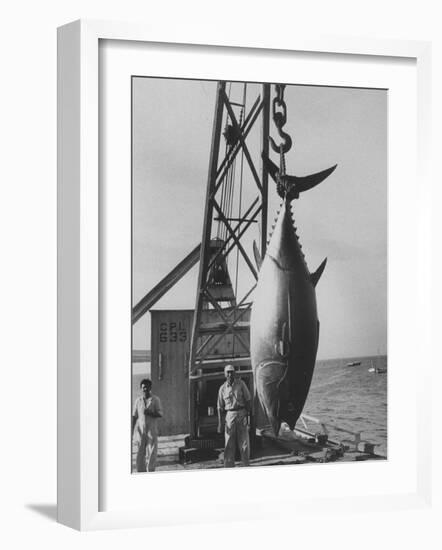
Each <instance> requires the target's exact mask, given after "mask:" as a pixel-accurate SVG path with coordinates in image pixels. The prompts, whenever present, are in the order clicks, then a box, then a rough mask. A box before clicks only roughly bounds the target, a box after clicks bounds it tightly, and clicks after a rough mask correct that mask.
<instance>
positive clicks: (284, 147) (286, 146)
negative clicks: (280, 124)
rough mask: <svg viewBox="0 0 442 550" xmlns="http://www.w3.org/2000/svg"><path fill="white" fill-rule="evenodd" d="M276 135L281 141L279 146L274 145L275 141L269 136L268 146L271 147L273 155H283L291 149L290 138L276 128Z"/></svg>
mask: <svg viewBox="0 0 442 550" xmlns="http://www.w3.org/2000/svg"><path fill="white" fill-rule="evenodd" d="M278 134H279V137H280V138H281V139H282V143H281V144H280V145H276V142H275V140H274V139H273V138H272V137H271V136H269V140H270V145H271V146H272V149H273V150H274V151H275V153H280V152H281V151H282V152H283V153H287V152H288V151H290V149H291V148H292V138H291V137H290V136H289V135H288V134H287V133H286V132H284V130H283V129H282V128H278Z"/></svg>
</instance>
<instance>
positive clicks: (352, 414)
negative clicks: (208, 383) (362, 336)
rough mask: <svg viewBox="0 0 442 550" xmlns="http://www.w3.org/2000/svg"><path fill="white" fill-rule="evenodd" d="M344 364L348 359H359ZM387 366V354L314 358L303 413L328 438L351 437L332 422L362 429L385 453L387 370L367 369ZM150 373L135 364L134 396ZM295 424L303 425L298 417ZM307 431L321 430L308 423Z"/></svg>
mask: <svg viewBox="0 0 442 550" xmlns="http://www.w3.org/2000/svg"><path fill="white" fill-rule="evenodd" d="M359 361H360V363H361V364H360V365H357V366H353V367H350V366H347V363H349V362H359ZM372 366H373V367H377V368H382V369H386V368H387V357H386V356H385V355H381V356H378V357H349V358H345V359H328V360H326V361H317V363H316V367H315V371H314V374H313V379H312V385H311V387H310V392H309V395H308V397H307V401H306V404H305V406H304V410H303V413H305V414H307V415H309V416H313V417H315V418H318V419H319V420H321V421H322V422H326V423H327V424H330V425H331V427H330V426H327V429H328V431H329V436H330V438H331V439H336V440H339V441H342V440H343V439H353V436H351V435H350V434H348V435H347V434H345V433H342V432H339V431H336V430H334V429H333V426H337V427H339V428H343V429H347V430H350V431H352V432H358V431H361V432H362V433H361V437H362V439H366V440H367V441H370V442H372V443H377V444H378V445H377V446H376V448H375V450H376V452H377V453H379V454H381V455H384V456H387V374H388V371H387V372H386V373H382V374H374V373H370V372H369V370H368V369H369V368H370V367H372ZM149 374H150V364H149V363H145V364H143V365H137V370H136V371H135V370H134V375H133V378H132V396H133V399H134V398H136V397H137V396H138V395H139V386H140V382H141V380H142V379H143V378H145V377H146V376H148V375H149ZM297 427H300V428H302V424H301V422H300V421H298V424H297ZM308 427H309V429H310V431H312V432H316V431H320V427H319V426H318V425H315V424H314V423H308Z"/></svg>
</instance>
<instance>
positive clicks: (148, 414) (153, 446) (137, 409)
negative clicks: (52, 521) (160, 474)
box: [132, 378, 163, 472]
mask: <svg viewBox="0 0 442 550" xmlns="http://www.w3.org/2000/svg"><path fill="white" fill-rule="evenodd" d="M140 388H141V392H142V395H141V396H140V397H138V398H137V400H136V401H135V405H134V410H133V414H132V437H133V434H134V431H135V427H136V428H137V429H136V441H137V443H138V452H137V460H136V469H137V472H145V471H146V468H147V471H148V472H154V471H155V467H156V462H157V453H158V420H159V418H161V417H162V416H163V411H162V409H161V401H160V399H159V398H158V397H157V396H156V395H153V394H152V391H151V390H152V382H151V381H150V380H149V379H148V378H145V379H144V380H141V383H140Z"/></svg>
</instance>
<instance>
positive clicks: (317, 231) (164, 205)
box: [132, 77, 388, 359]
mask: <svg viewBox="0 0 442 550" xmlns="http://www.w3.org/2000/svg"><path fill="white" fill-rule="evenodd" d="M243 89H244V88H243V86H242V85H239V84H236V85H232V87H231V88H229V87H228V91H229V92H230V94H231V100H233V101H238V102H240V101H241V99H242V94H243ZM256 93H258V86H256V85H248V86H247V96H246V104H247V105H249V104H251V102H252V101H253V100H254V99H255V97H256ZM272 93H273V92H272ZM215 98H216V82H210V81H196V80H195V81H192V80H173V79H158V78H145V77H140V78H134V79H133V105H132V112H133V136H132V137H133V155H132V162H133V302H134V304H135V303H137V302H138V301H139V300H140V299H141V298H142V297H143V296H144V295H145V294H146V293H147V292H148V291H149V290H150V289H151V288H152V287H153V286H154V285H155V284H156V283H158V282H159V281H160V280H161V279H162V278H163V277H164V276H165V275H167V274H168V273H169V272H170V271H171V270H172V269H173V268H174V267H175V266H176V265H177V264H178V263H179V262H180V261H181V260H182V259H183V258H184V257H185V256H186V255H187V254H188V253H189V252H190V251H191V250H192V249H193V248H194V247H195V246H196V245H197V244H198V243H200V242H201V236H202V228H203V212H204V204H205V193H206V185H207V173H208V166H209V157H210V142H211V135H212V126H213V117H214V107H215ZM285 101H286V104H287V124H286V126H285V130H286V131H287V132H288V133H289V134H290V135H291V137H292V139H293V147H292V149H291V150H290V151H289V152H288V153H287V155H286V164H287V172H288V173H289V174H294V175H306V174H309V173H313V172H317V171H319V170H323V169H325V168H328V167H329V166H332V165H334V164H338V167H337V168H336V170H335V172H334V173H333V174H332V175H331V176H329V178H327V179H326V180H325V181H324V182H323V183H321V184H320V185H318V186H317V187H316V188H314V189H312V190H310V191H308V192H306V193H303V194H302V195H301V196H300V198H299V199H298V200H296V201H294V203H293V208H294V210H293V211H294V216H295V220H296V226H297V228H298V235H299V236H300V241H301V243H302V245H303V250H304V252H305V255H306V261H307V265H308V266H309V268H310V271H314V270H316V268H317V267H318V265H319V264H320V263H321V261H322V260H323V259H324V258H325V257H327V258H328V261H327V266H326V269H325V271H324V273H323V275H322V277H321V279H320V281H319V283H318V285H317V287H316V294H317V302H318V316H319V319H320V323H321V334H320V343H319V349H318V358H319V359H326V358H336V357H354V356H364V355H376V354H377V353H386V350H387V192H388V188H387V102H388V92H387V91H386V90H371V89H352V88H333V87H320V86H296V85H287V87H286V89H285ZM270 133H271V135H273V136H274V137H276V135H275V131H274V126H273V123H272V121H271V123H270ZM249 148H250V150H251V153H252V157H253V158H254V159H255V160H257V159H258V157H257V155H258V156H259V154H260V151H259V128H257V129H256V131H255V130H253V132H251V134H250V136H249ZM273 160H274V162H276V163H277V162H278V158H277V157H275V156H273ZM238 162H239V161H238ZM244 166H245V168H244V171H243V173H244V178H243V188H244V192H243V198H244V200H245V201H247V200H252V199H253V198H254V196H256V191H255V189H256V188H254V184H253V182H252V180H251V177H250V175H249V173H248V170H247V167H246V165H244ZM237 171H238V169H237ZM279 202H280V201H279V197H278V196H277V194H276V189H275V186H274V184H273V181H272V180H271V179H269V207H268V210H269V225H270V223H271V222H272V220H273V218H274V216H275V215H276V211H277V208H278V204H279ZM253 240H257V241H259V227H258V226H257V224H255V226H254V227H253V229H252V230H251V231H250V234H248V235H247V238H245V239H244V243H243V244H244V246H245V248H246V250H248V252H249V253H250V254H251V256H252V257H253V254H252V253H251V246H252V241H253ZM229 270H230V273H231V276H232V273H234V272H235V268H234V266H230V265H229ZM197 276H198V265H197V266H195V267H194V268H192V270H190V271H189V273H188V274H187V275H186V276H185V277H183V279H182V280H181V281H180V282H179V283H178V284H177V285H176V286H175V287H173V288H172V289H171V290H170V291H169V292H168V293H167V294H166V295H165V296H164V297H163V298H162V299H161V300H160V301H159V302H157V304H155V309H193V308H194V307H195V297H196V290H197ZM238 279H239V281H238V293H239V294H240V293H241V292H242V291H243V290H246V289H247V288H248V286H249V283H250V278H249V275H248V274H247V273H246V270H244V269H243V266H242V265H241V263H240V265H239V277H238ZM149 317H150V316H149V314H146V315H145V316H144V317H143V318H142V319H141V320H140V321H138V323H136V324H135V326H134V331H133V344H134V348H135V349H150V319H149Z"/></svg>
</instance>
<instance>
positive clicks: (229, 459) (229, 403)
mask: <svg viewBox="0 0 442 550" xmlns="http://www.w3.org/2000/svg"><path fill="white" fill-rule="evenodd" d="M224 376H225V377H226V381H225V382H224V384H223V385H222V386H221V387H220V389H219V391H218V433H222V424H223V418H224V417H225V419H224V423H225V429H224V436H225V449H224V467H225V468H233V467H234V466H235V453H236V449H237V448H239V451H240V454H241V461H242V463H243V465H244V466H248V465H249V458H250V441H249V426H248V415H249V413H250V407H251V397H250V392H249V390H248V388H247V386H246V384H245V382H243V381H242V380H241V379H240V378H236V373H235V367H234V366H233V365H226V366H225V368H224Z"/></svg>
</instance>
